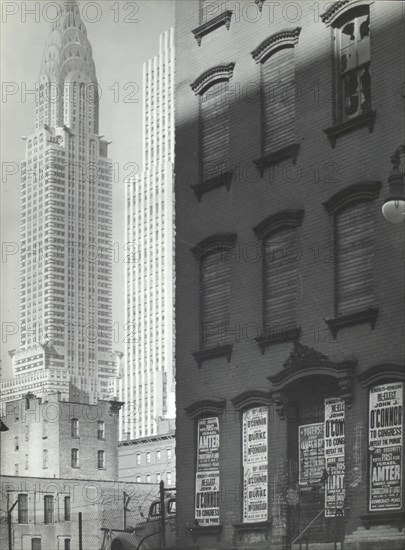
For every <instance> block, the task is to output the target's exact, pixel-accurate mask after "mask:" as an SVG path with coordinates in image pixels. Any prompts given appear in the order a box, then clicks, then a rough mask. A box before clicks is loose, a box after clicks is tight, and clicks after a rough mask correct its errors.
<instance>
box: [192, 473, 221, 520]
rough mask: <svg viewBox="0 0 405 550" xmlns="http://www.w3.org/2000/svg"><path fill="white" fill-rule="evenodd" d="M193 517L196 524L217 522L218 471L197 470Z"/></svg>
mask: <svg viewBox="0 0 405 550" xmlns="http://www.w3.org/2000/svg"><path fill="white" fill-rule="evenodd" d="M195 485H196V494H195V519H196V520H197V521H198V525H218V524H219V471H217V472H197V474H196V484H195Z"/></svg>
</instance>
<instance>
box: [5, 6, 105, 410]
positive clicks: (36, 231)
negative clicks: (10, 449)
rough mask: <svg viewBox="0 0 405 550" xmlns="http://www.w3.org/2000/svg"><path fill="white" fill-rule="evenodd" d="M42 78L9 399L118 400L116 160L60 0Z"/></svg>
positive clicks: (81, 39)
mask: <svg viewBox="0 0 405 550" xmlns="http://www.w3.org/2000/svg"><path fill="white" fill-rule="evenodd" d="M59 6H60V17H58V18H57V21H55V22H54V23H53V24H52V30H51V33H50V36H49V38H48V41H47V44H46V47H45V52H44V57H43V61H42V65H41V69H40V76H39V81H38V85H37V102H36V104H37V107H36V126H35V132H34V133H33V134H32V135H30V136H28V137H27V138H26V155H25V161H24V162H23V163H22V179H21V249H22V255H21V273H20V282H21V346H20V348H19V349H18V350H17V351H13V352H11V353H10V355H12V357H13V369H14V372H13V374H14V377H13V379H11V380H5V381H3V383H2V395H3V400H6V401H10V400H12V399H17V398H18V397H20V396H21V395H23V394H24V393H26V392H27V391H28V390H30V391H32V392H34V393H35V394H37V395H46V394H48V393H49V392H54V391H60V392H61V394H62V397H63V398H65V399H68V398H69V399H70V400H71V401H79V400H82V399H85V400H86V399H87V397H88V398H89V399H90V401H91V402H94V401H96V400H97V398H101V399H103V398H104V399H105V398H107V397H108V384H109V383H108V379H109V378H110V377H111V376H112V375H113V374H114V372H115V357H114V355H113V353H112V164H111V161H110V159H109V158H108V142H107V141H105V140H103V139H102V136H100V135H99V128H98V119H99V112H98V110H99V94H98V84H97V78H96V73H95V65H94V61H93V57H92V48H91V45H90V42H89V40H88V38H87V31H86V27H85V25H84V23H83V21H82V20H81V17H80V9H79V6H78V4H77V3H76V2H75V1H74V0H71V1H68V2H67V1H66V0H65V1H64V2H61V3H60V4H59Z"/></svg>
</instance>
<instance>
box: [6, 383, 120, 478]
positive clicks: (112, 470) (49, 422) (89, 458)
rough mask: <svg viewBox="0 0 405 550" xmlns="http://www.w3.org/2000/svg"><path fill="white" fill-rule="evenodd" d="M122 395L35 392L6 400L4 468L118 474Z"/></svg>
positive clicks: (29, 473)
mask: <svg viewBox="0 0 405 550" xmlns="http://www.w3.org/2000/svg"><path fill="white" fill-rule="evenodd" d="M121 405H122V403H120V402H119V401H99V402H98V403H97V404H89V403H70V402H67V401H60V394H58V393H55V394H51V395H50V396H49V398H48V400H47V401H42V400H41V399H40V398H38V397H35V396H34V395H33V394H27V395H26V396H25V398H24V399H19V400H17V401H12V402H10V403H6V404H5V416H4V421H5V423H6V424H7V426H8V427H9V431H7V432H5V433H4V434H2V446H1V469H2V470H1V473H2V475H9V476H13V475H14V476H23V477H35V476H36V477H49V478H73V479H94V480H97V479H118V412H119V409H120V407H121Z"/></svg>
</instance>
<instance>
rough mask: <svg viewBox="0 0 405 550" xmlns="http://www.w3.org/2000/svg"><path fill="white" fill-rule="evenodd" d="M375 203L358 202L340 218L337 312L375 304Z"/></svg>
mask: <svg viewBox="0 0 405 550" xmlns="http://www.w3.org/2000/svg"><path fill="white" fill-rule="evenodd" d="M372 208H373V202H372V201H367V202H361V203H356V204H353V205H351V206H349V207H348V208H346V209H345V210H344V211H343V212H342V213H340V214H338V215H337V217H336V230H337V245H338V262H337V287H338V289H337V299H338V304H337V313H338V315H345V314H349V313H353V312H355V311H361V310H364V309H367V308H368V307H370V306H372V305H373V298H374V278H373V263H374V262H373V257H374V247H373V237H374V225H373V219H372Z"/></svg>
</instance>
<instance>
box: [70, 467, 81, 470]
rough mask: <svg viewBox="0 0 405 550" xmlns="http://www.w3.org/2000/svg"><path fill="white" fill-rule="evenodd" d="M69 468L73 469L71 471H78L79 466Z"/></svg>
mask: <svg viewBox="0 0 405 550" xmlns="http://www.w3.org/2000/svg"><path fill="white" fill-rule="evenodd" d="M71 468H73V470H80V466H71Z"/></svg>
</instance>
